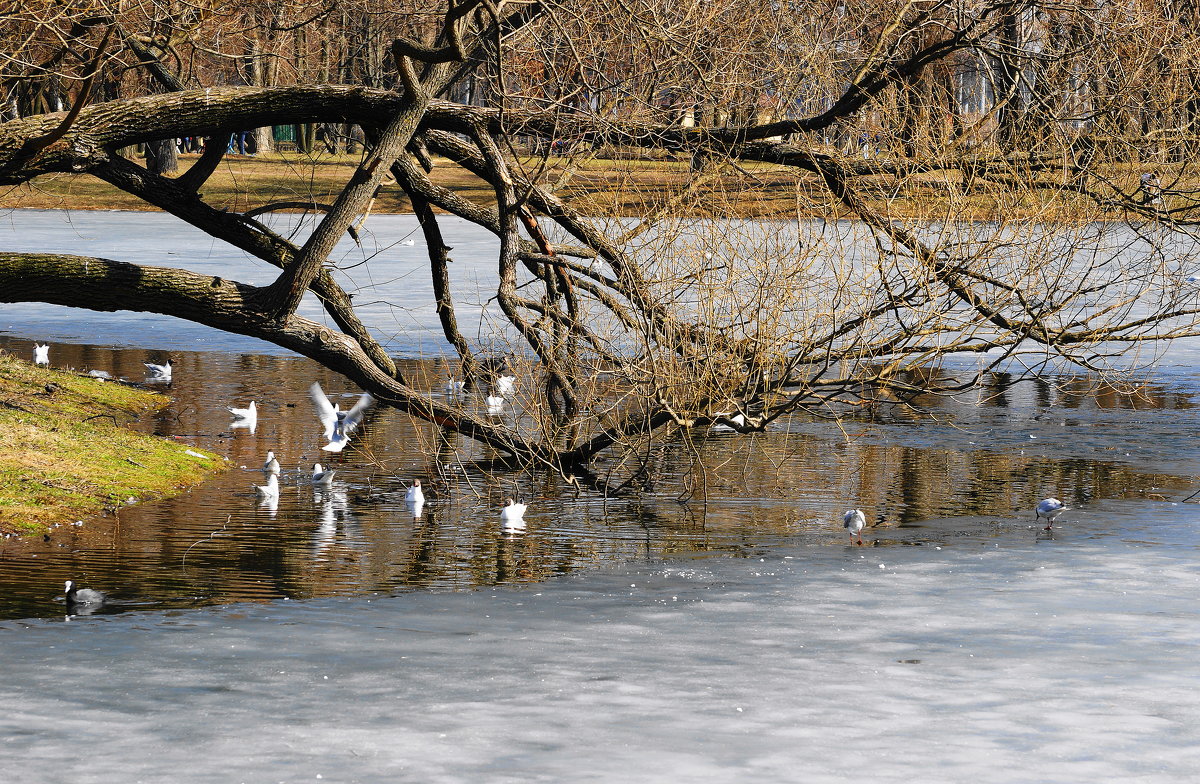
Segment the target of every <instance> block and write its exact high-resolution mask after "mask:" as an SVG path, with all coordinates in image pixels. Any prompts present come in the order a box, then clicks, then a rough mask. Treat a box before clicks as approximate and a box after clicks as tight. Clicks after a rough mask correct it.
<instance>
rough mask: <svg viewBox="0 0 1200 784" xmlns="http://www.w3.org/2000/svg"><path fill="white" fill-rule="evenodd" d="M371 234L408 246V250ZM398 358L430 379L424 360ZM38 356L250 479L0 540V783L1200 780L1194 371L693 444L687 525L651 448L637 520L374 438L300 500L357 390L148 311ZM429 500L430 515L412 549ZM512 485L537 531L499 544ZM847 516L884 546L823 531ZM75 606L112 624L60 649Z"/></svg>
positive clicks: (23, 350)
mask: <svg viewBox="0 0 1200 784" xmlns="http://www.w3.org/2000/svg"><path fill="white" fill-rule="evenodd" d="M25 220H26V218H25V216H12V215H10V216H8V222H9V224H10V225H11V229H12V233H13V235H14V236H13V237H11V238H10V237H9V236H8V234H5V233H4V230H0V236H4V237H5V241H6V242H8V243H9V244H10V246H11V245H13V244H19V243H20V242H33V241H35V240H36V237H34V234H35V233H36V232H39V231H40V232H43V234H42V237H41V240H36V241H44V240H45V238H46V234H45V232H49V231H52V230H53V229H54V227H58V230H61V229H62V224H63V221H64V220H65V219H64V217H63V216H62V215H58V214H55V213H41V214H34V215H32V216H29V217H28V223H27V224H25V223H22V224H21V227H18V226H17V224H18V223H19V222H21V221H25ZM408 220H411V219H408ZM165 221H169V219H166V218H164V217H163V216H147V225H148V226H151V227H152V228H151V229H149V230H148V231H147V240H146V246H145V247H144V248H143V249H142V252H144V253H145V254H146V255H145V257H144V258H133V257H131V255H130V253H129V252H127V251H126V250H124V249H123V248H124V246H123V245H121V244H120V243H119V242H118V241H117V239H116V238H114V237H112V235H111V234H109V233H106V232H105V231H104V227H105V223H104V219H103V217H102V214H99V215H95V214H75V215H73V216H71V218H70V223H71V225H72V226H73V227H74V229H73V231H74V232H75V234H77V235H78V236H79V237H84V238H87V239H86V240H79V242H78V244H77V245H75V246H73V247H74V250H76V251H77V252H89V253H95V254H96V255H109V256H112V257H115V258H121V259H127V260H134V261H139V260H140V261H146V262H150V263H160V264H170V263H171V260H170V259H166V258H163V257H162V254H163V253H165V252H167V251H166V248H167V246H168V245H171V243H169V242H167V241H166V240H165V239H164V236H165V235H162V230H163V227H165V226H167V225H168V224H167V223H165ZM384 223H385V224H387V225H388V226H390V227H391V228H390V229H389V231H390V232H391V234H389V235H388V236H389V239H388V240H387V242H386V243H385V244H386V245H387V246H388V247H389V248H392V249H403V248H406V246H404V245H402V244H400V243H402V241H403V237H405V236H407V235H406V232H410V231H411V230H412V228H413V227H412V225H411V224H406V223H405V220H403V219H400V218H397V219H396V220H395V221H392V222H387V221H385V222H384ZM173 225H177V224H173ZM154 227H157V228H154ZM18 228H24V229H26V230H27V232H26V233H25V234H22V235H21V236H20V237H19V238H18V237H17V236H16V234H17V233H18V232H17V231H16V230H17V229H18ZM109 242H111V243H112V244H111V245H106V244H105V243H109ZM118 246H120V247H118ZM464 247H465V246H464ZM481 247H482V246H481ZM43 249H44V248H43ZM57 249H62V250H71V249H72V248H71V247H63V246H58V247H57ZM408 250H411V249H408ZM188 252H190V253H194V254H196V255H197V256H203V255H204V254H206V253H207V252H208V251H207V250H205V249H204V248H199V247H198V246H195V245H193V246H192V247H191V248H190V250H189V251H188ZM396 252H401V251H400V250H396ZM482 252H483V251H481V253H482ZM464 258H465V257H464ZM208 263H211V264H213V265H215V266H214V269H219V268H221V265H224V264H230V263H233V262H231V261H230V260H229V259H225V258H220V257H214V258H212V259H210V260H209V262H208ZM239 263H242V262H239ZM456 263H457V262H456ZM189 264H192V261H189ZM460 269H461V270H462V271H463V274H467V273H468V272H469V270H470V265H469V264H468V263H464V264H463V266H462V267H461V268H460ZM414 314H415V311H414ZM394 317H395V314H394V313H390V314H389V315H388V318H394ZM413 318H414V319H418V318H420V316H419V314H416V315H413ZM392 323H393V326H395V324H398V323H399V322H398V321H393V322H392ZM377 326H378V325H377ZM389 329H391V327H389ZM393 333H394V335H396V336H397V337H396V340H397V342H398V344H404V345H407V346H408V347H409V349H408V350H407V351H406V355H407V356H408V357H409V358H408V359H407V360H406V362H407V363H408V364H407V366H406V373H408V374H410V375H412V376H413V377H415V378H418V379H422V378H423V379H426V383H430V384H433V383H435V381H434V379H436V378H437V373H438V372H439V371H438V366H437V365H436V364H435V363H433V362H432V361H429V360H428V359H422V358H421V357H423V356H428V355H431V354H436V353H438V352H437V351H436V350H435V349H434V347H433V346H434V344H433V343H428V344H427V343H424V342H422V341H424V340H425V338H423V337H421V336H422V335H426V334H427V333H428V329H427V328H426V326H422V325H421V324H420V323H417V322H416V321H411V322H409V324H408V326H407V327H405V328H404V329H399V328H396V329H393ZM34 339H48V340H50V341H51V342H52V343H53V346H52V362H53V364H55V365H57V366H60V367H75V368H79V369H91V368H95V369H103V370H106V371H108V372H111V373H113V374H114V375H118V376H127V377H130V378H140V377H141V374H142V370H143V369H142V367H141V362H143V361H153V360H157V359H161V358H162V357H164V356H166V354H167V352H170V355H171V356H172V357H174V359H175V361H176V365H177V370H176V380H175V383H174V384H173V385H172V388H171V390H170V391H171V394H172V396H173V398H174V401H173V403H172V405H171V407H170V408H169V409H167V410H166V411H164V412H163V413H162V414H161V415H159V416H156V417H155V418H154V419H153V421H143V422H138V423H135V426H137V427H140V428H142V429H145V430H147V431H154V432H160V433H163V434H164V435H168V436H172V437H176V438H180V439H182V440H185V441H186V442H188V443H194V444H197V445H200V446H204V447H206V448H211V449H213V450H215V451H218V452H220V453H222V454H225V455H228V456H230V457H231V458H232V459H233V460H234V462H235V464H236V465H239V466H245V467H246V469H245V470H240V469H239V470H234V471H231V472H229V473H228V474H227V475H225V476H222V477H220V478H218V479H216V480H214V481H212V482H210V483H207V484H206V485H204V486H202V487H200V488H196V489H195V490H193V491H191V492H189V493H187V494H185V495H183V496H181V497H180V498H177V499H172V500H170V501H165V502H161V503H155V504H145V505H140V506H136V507H131V508H128V509H124V510H121V512H120V513H119V515H117V516H115V517H108V518H103V519H100V520H92V521H87V522H86V524H85V525H83V526H81V527H74V526H68V527H64V528H62V529H58V530H56V531H54V532H53V535H52V536H51V537H50V540H49V541H45V542H43V541H34V542H21V543H16V542H13V541H7V542H0V659H2V661H3V662H4V665H3V667H4V669H3V672H4V676H5V677H4V678H2V679H0V704H2V705H3V706H4V708H5V710H4V711H3V715H0V739H2V740H3V745H2V747H0V748H2V749H3V750H0V781H5V782H9V781H12V782H19V783H20V784H43V783H45V784H51V783H54V784H57V783H58V782H68V781H69V782H72V783H73V784H75V783H82V784H87V783H90V782H95V783H97V784H107V783H108V782H120V783H121V784H125V783H126V782H147V784H150V783H151V782H175V781H186V782H189V784H190V783H191V782H214V784H215V783H217V782H220V783H222V784H223V783H224V782H237V781H246V782H305V781H323V782H364V783H368V784H374V782H383V781H404V782H408V781H411V782H422V783H424V782H461V781H487V782H510V781H511V782H518V781H521V782H525V781H544V782H561V781H603V782H624V781H639V782H641V781H645V782H680V781H694V782H729V781H756V782H795V781H804V782H843V781H852V780H858V779H864V780H871V781H882V782H901V781H921V782H962V781H968V780H969V781H978V782H1017V781H1019V782H1063V784H1066V783H1068V782H1083V781H1087V782H1099V781H1130V782H1191V781H1195V780H1196V778H1197V776H1198V775H1200V759H1198V757H1200V737H1198V736H1200V730H1197V729H1196V727H1197V726H1200V665H1198V664H1197V657H1196V651H1197V649H1198V646H1200V623H1198V621H1200V617H1198V615H1200V613H1198V611H1197V608H1196V598H1197V596H1200V567H1198V566H1197V560H1196V557H1197V553H1198V550H1200V504H1197V503H1185V502H1184V499H1185V498H1187V497H1188V496H1189V495H1190V494H1191V493H1193V492H1194V491H1195V490H1196V489H1197V487H1196V484H1195V481H1194V477H1195V476H1196V475H1197V474H1200V450H1198V449H1197V448H1196V446H1195V444H1196V441H1197V439H1196V436H1197V434H1198V433H1200V409H1198V408H1197V407H1196V405H1195V399H1196V394H1197V391H1198V390H1200V377H1198V376H1197V367H1200V362H1198V361H1197V360H1196V357H1195V347H1194V346H1193V345H1189V344H1177V345H1175V346H1174V347H1172V348H1171V350H1170V351H1168V352H1167V353H1166V354H1165V357H1164V362H1163V365H1162V367H1161V370H1160V371H1159V372H1158V373H1157V376H1156V377H1155V378H1154V379H1153V380H1152V382H1151V383H1147V384H1146V385H1145V386H1144V387H1143V388H1142V389H1141V390H1140V391H1139V392H1138V393H1137V394H1129V393H1127V392H1125V391H1121V390H1114V389H1111V388H1104V387H1101V388H1099V389H1091V388H1089V387H1088V385H1087V384H1085V383H1083V382H1082V381H1080V380H1078V379H1072V378H1067V377H1062V378H1056V379H1051V380H1049V381H1048V382H1046V383H1039V384H1036V385H1025V386H1021V387H1017V388H1016V389H1013V390H1009V391H1006V392H1003V393H1000V392H998V390H983V391H981V393H980V395H979V396H978V397H963V398H962V399H958V400H945V401H941V402H939V403H937V407H936V410H935V412H934V413H936V415H937V416H936V417H935V418H934V419H933V420H930V419H914V418H905V417H903V416H900V415H895V416H885V417H883V418H882V419H881V420H880V421H877V422H847V423H846V424H845V426H844V427H843V428H839V427H838V426H836V425H833V424H830V423H828V422H824V421H821V420H809V419H804V418H796V419H794V420H792V421H790V422H787V423H781V425H780V427H779V428H778V429H776V430H774V431H772V432H770V433H766V434H762V435H757V436H755V437H754V438H753V439H749V440H744V439H738V438H733V437H730V436H722V435H720V434H711V435H703V434H701V435H699V437H698V438H697V441H696V444H697V449H698V450H700V451H701V453H702V454H703V457H704V458H705V459H706V461H707V462H708V463H709V464H710V465H711V466H712V470H711V471H710V472H709V473H708V474H707V475H706V477H705V491H706V493H707V500H705V499H704V497H703V496H701V495H699V494H698V493H697V492H696V488H695V487H694V486H693V485H690V484H688V483H686V482H685V481H684V480H683V479H681V478H680V477H683V476H684V475H685V474H686V469H687V468H688V466H689V465H690V463H689V461H690V459H691V457H690V454H685V451H684V450H670V449H668V450H665V451H664V453H663V454H662V456H661V460H662V464H661V466H659V467H660V468H661V469H662V473H663V475H664V476H665V477H667V479H665V480H664V481H663V482H662V483H660V485H659V486H658V487H656V488H655V489H654V491H653V492H650V493H647V494H645V495H643V496H642V497H641V498H631V499H620V500H614V499H607V500H606V499H603V498H598V497H595V496H593V495H589V494H587V493H583V494H581V495H580V496H578V497H576V496H575V495H574V494H572V493H570V492H564V491H563V489H562V488H561V486H559V485H558V484H556V483H554V482H548V481H546V480H545V479H544V478H541V477H538V476H536V475H531V474H523V475H511V474H504V473H487V472H483V471H480V470H478V469H477V468H474V467H470V466H469V460H470V459H473V458H479V457H486V455H483V454H480V453H478V451H473V450H474V449H475V448H473V447H471V446H470V445H467V444H463V443H455V444H449V445H446V446H445V448H444V449H443V451H442V452H441V453H439V454H438V455H437V457H436V459H431V458H430V457H429V447H430V446H431V445H434V444H435V443H436V434H434V433H433V432H431V431H430V430H429V429H428V428H426V427H424V426H422V425H419V424H417V423H414V422H412V421H410V420H408V419H407V418H405V417H402V416H399V415H397V414H396V413H395V412H380V413H379V414H377V415H376V416H375V417H373V418H372V420H371V421H370V422H369V423H368V424H367V426H366V427H365V428H364V431H363V433H362V435H361V439H360V440H359V441H357V442H356V443H355V445H354V447H353V448H352V449H350V450H347V452H346V453H344V454H343V455H342V456H340V457H338V458H337V459H336V460H334V461H333V462H334V463H335V467H336V469H337V471H338V478H337V484H336V486H335V487H334V488H332V490H331V491H330V492H327V493H326V492H314V491H313V489H312V487H311V486H310V485H309V484H308V482H307V480H306V479H305V474H306V472H307V471H308V470H310V469H311V463H312V462H313V461H315V460H321V459H322V458H323V457H325V458H328V456H327V455H324V454H323V453H321V452H320V451H319V445H320V443H321V442H320V441H319V437H318V433H317V432H316V428H315V419H314V417H313V414H312V410H311V407H310V405H309V404H308V402H307V398H306V396H305V393H304V390H305V388H306V386H307V385H308V384H309V383H311V381H312V380H314V379H315V380H318V381H320V382H321V383H322V385H323V386H324V387H325V389H326V390H327V391H328V392H330V393H332V394H345V395H348V396H351V397H352V396H354V395H355V394H356V390H353V389H349V388H347V387H346V386H345V384H344V382H339V380H338V379H337V378H335V377H332V376H330V375H328V374H325V373H323V372H322V371H320V370H319V369H317V368H315V367H314V366H313V365H312V364H311V363H309V362H307V361H306V360H302V359H299V358H296V357H294V356H290V355H287V354H286V353H283V352H280V351H278V350H277V349H270V348H268V347H265V346H264V345H263V344H259V343H257V342H256V341H248V340H247V339H245V338H241V337H238V336H225V335H221V334H219V333H215V332H212V331H211V330H206V329H202V328H198V327H191V326H187V325H182V324H181V323H179V322H174V321H172V320H170V319H165V318H160V317H150V318H148V319H143V317H142V316H140V315H136V314H106V315H102V316H92V315H90V314H81V313H79V312H77V311H68V310H65V309H53V308H41V307H39V306H30V307H28V308H26V307H24V306H22V307H21V308H17V309H12V310H10V309H9V308H8V306H3V307H0V349H7V350H11V351H13V352H14V353H16V354H18V355H21V356H25V355H27V354H29V352H30V351H31V346H32V341H33V340H34ZM250 399H255V400H258V401H259V405H260V407H261V408H262V412H261V413H260V423H259V427H258V429H257V430H256V432H254V433H250V432H247V431H246V430H244V429H243V430H234V429H232V428H230V426H229V425H230V419H229V417H228V415H227V413H226V412H225V411H224V408H223V407H224V406H225V405H231V404H237V405H244V403H245V402H246V401H248V400H250ZM267 449H273V450H275V451H277V452H278V453H280V455H281V459H282V460H283V461H284V466H285V482H284V491H283V493H282V494H281V498H280V500H279V503H278V504H277V505H275V506H274V507H273V508H268V507H264V506H263V505H261V504H259V503H258V501H257V499H255V498H254V496H253V492H252V489H251V488H252V485H253V484H255V483H258V482H261V481H262V480H261V474H260V473H259V472H258V471H257V470H256V469H257V467H258V466H259V465H260V464H261V461H262V456H263V455H264V454H265V452H266V450H267ZM457 462H463V463H466V464H468V468H467V469H465V470H463V469H455V468H454V466H455V465H456V463H457ZM447 466H450V468H447ZM417 477H420V478H422V479H423V481H425V482H427V483H428V485H429V486H431V487H432V488H433V489H434V490H436V494H432V493H431V495H433V496H434V497H433V498H432V499H431V501H430V503H429V504H427V505H426V507H425V509H424V511H423V513H422V514H421V515H420V516H419V517H416V518H414V517H413V516H412V515H410V514H408V513H407V511H406V510H405V507H404V506H403V503H402V501H401V498H402V495H403V489H404V487H405V486H406V485H407V484H408V483H409V482H410V481H411V480H412V479H413V478H417ZM671 477H675V478H674V479H671ZM514 490H516V491H518V492H520V493H521V494H522V495H523V496H524V497H525V498H526V499H527V500H529V501H530V502H531V504H532V506H531V511H530V514H529V515H528V518H529V523H530V525H529V530H528V531H527V532H526V533H525V534H523V535H521V536H515V537H514V536H504V535H502V534H501V533H500V532H499V531H498V530H497V529H498V526H497V524H496V522H497V518H496V514H497V509H498V507H499V504H500V503H501V499H502V498H503V497H504V495H505V494H508V493H511V492H513V491H514ZM1049 495H1054V496H1058V497H1060V498H1062V499H1063V500H1064V501H1066V502H1067V505H1068V507H1070V509H1069V511H1068V512H1066V513H1065V514H1064V515H1063V516H1062V517H1061V518H1059V522H1058V523H1056V524H1055V526H1054V531H1053V533H1051V534H1048V533H1046V532H1044V531H1042V530H1040V526H1035V524H1034V521H1033V520H1032V511H1031V510H1032V507H1033V504H1034V503H1036V501H1037V499H1039V498H1041V497H1044V496H1049ZM684 499H689V500H687V503H680V501H681V500H684ZM850 506H861V507H862V508H864V509H865V510H867V512H868V517H869V522H870V523H871V527H869V528H868V529H867V531H866V532H865V538H866V540H867V542H868V544H869V545H870V546H867V547H856V546H850V545H848V544H847V541H846V537H845V535H844V533H843V531H842V530H841V528H840V527H839V526H838V525H837V522H836V521H837V518H838V517H839V516H840V513H841V512H842V510H844V509H845V508H847V507H850ZM67 578H76V579H80V580H81V581H82V582H83V583H84V584H86V585H89V586H91V587H94V588H100V589H104V590H106V591H110V592H111V593H112V599H113V601H112V603H111V604H110V605H108V606H106V607H104V608H102V609H101V611H100V612H98V613H97V614H94V615H89V616H84V615H79V616H76V617H73V618H70V619H66V618H65V617H64V612H65V607H64V605H63V602H62V600H61V599H60V598H56V597H59V596H60V595H61V593H62V581H63V580H64V579H67Z"/></svg>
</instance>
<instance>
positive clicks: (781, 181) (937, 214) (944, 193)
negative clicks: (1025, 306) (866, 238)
mask: <svg viewBox="0 0 1200 784" xmlns="http://www.w3.org/2000/svg"><path fill="white" fill-rule="evenodd" d="M196 157H197V156H196V155H183V156H181V158H180V160H181V169H186V167H187V166H190V165H191V163H192V162H193V161H194V160H195V159H196ZM357 162H358V158H357V157H355V156H350V155H340V156H331V155H321V156H316V157H308V156H302V155H298V154H295V153H290V154H284V153H273V154H270V155H265V156H229V157H227V158H226V159H225V161H224V162H223V163H222V165H221V167H220V168H219V169H218V170H217V172H216V173H215V174H214V175H213V176H212V177H211V178H210V179H209V181H208V182H207V183H206V184H205V186H204V188H203V196H204V199H205V200H206V201H207V202H208V203H209V204H212V205H214V206H216V207H218V208H222V209H228V210H230V211H234V212H244V211H246V210H249V209H251V208H254V207H259V206H262V205H265V204H270V203H273V202H281V201H316V202H325V203H328V202H330V201H332V200H333V198H334V197H335V196H336V194H337V192H338V190H339V189H340V188H341V187H342V185H343V184H344V183H345V181H346V179H347V178H348V177H349V176H350V173H351V172H352V170H353V167H354V166H355V164H356V163H357ZM520 163H521V166H522V168H523V169H524V173H525V174H526V175H528V176H530V177H532V178H533V179H535V181H537V182H539V183H541V184H543V185H547V186H551V187H552V188H553V189H554V190H555V192H556V193H557V194H558V196H559V197H561V198H562V199H564V200H565V201H566V202H567V203H569V204H571V205H572V206H574V207H575V208H576V209H578V210H580V211H582V212H583V213H585V214H590V215H596V216H603V217H608V216H629V215H641V214H645V213H646V212H648V211H651V210H655V209H658V208H661V207H663V206H664V205H667V204H669V203H670V202H671V201H672V199H675V198H676V197H677V196H678V194H679V193H680V192H681V191H683V190H684V189H685V188H686V186H687V185H688V183H689V182H690V181H691V180H692V174H691V173H690V171H689V168H688V164H687V163H686V162H685V161H676V160H644V159H636V158H629V159H620V158H583V159H570V160H568V159H565V158H550V159H548V160H545V161H543V160H542V159H535V158H529V159H524V160H522V161H521V162H520ZM1113 175H1114V176H1115V177H1116V178H1117V179H1118V180H1121V181H1124V180H1128V181H1129V182H1128V186H1129V187H1128V191H1129V192H1133V191H1134V190H1135V187H1136V179H1137V172H1134V171H1129V172H1121V171H1117V172H1113ZM432 177H433V179H434V181H435V182H436V183H437V184H439V185H441V186H443V187H446V188H449V189H451V190H453V191H455V192H456V193H458V194H459V195H461V196H463V197H465V198H468V199H470V200H472V201H474V202H476V203H479V204H482V205H485V206H491V205H494V204H495V195H494V193H493V191H492V189H491V187H490V186H489V185H488V184H487V183H486V182H484V181H482V180H480V179H479V178H477V177H475V176H474V175H472V174H470V173H468V172H466V171H464V170H463V169H461V168H459V167H457V166H454V165H452V164H450V163H449V162H447V161H440V162H438V165H437V166H436V167H435V168H434V171H433V174H432ZM702 182H703V184H702V186H701V187H698V188H695V189H694V192H693V194H692V195H691V196H690V197H689V198H687V199H686V200H684V201H683V202H682V203H680V204H678V205H676V206H674V207H673V209H675V210H676V211H678V212H680V213H682V214H687V215H692V216H724V217H743V218H755V217H757V218H777V217H795V216H796V215H800V216H804V217H822V218H841V217H845V216H844V215H843V214H842V212H843V211H842V209H841V208H840V207H839V206H838V205H837V204H835V203H834V202H833V200H832V199H831V197H830V195H829V193H828V191H827V190H826V189H825V187H824V185H823V183H821V182H820V180H819V179H818V178H817V177H816V176H815V175H811V174H807V173H804V172H799V171H797V170H795V169H791V168H786V167H781V166H770V165H765V164H746V165H741V166H726V167H724V168H722V169H720V170H719V171H717V172H716V173H706V176H705V177H704V178H703V180H702ZM858 187H859V188H860V190H861V191H862V192H863V194H864V195H865V196H866V197H867V199H868V201H869V202H870V203H871V206H873V207H874V208H875V209H877V210H879V211H881V212H883V213H884V214H887V215H890V216H892V217H893V218H897V219H917V220H934V221H937V220H944V219H946V218H947V216H950V215H954V216H955V218H956V219H959V220H962V219H976V220H995V219H997V217H998V216H1002V217H1003V218H1005V219H1009V220H1012V219H1022V218H1027V219H1037V220H1052V219H1058V218H1069V217H1070V216H1071V215H1074V214H1076V213H1077V212H1078V210H1079V208H1080V207H1084V206H1086V205H1082V204H1081V203H1079V202H1077V201H1075V200H1074V199H1073V198H1072V197H1070V196H1069V195H1066V194H1063V193H1055V192H1053V191H1029V192H1026V193H1023V194H1021V195H1019V196H1018V195H1015V194H1013V193H1009V192H1004V191H1001V190H997V189H986V188H975V189H973V190H971V191H970V192H964V191H963V190H962V188H961V184H960V183H959V182H958V175H957V173H954V174H952V175H948V174H945V173H936V174H928V175H920V176H913V177H907V178H905V179H904V180H903V181H901V180H897V179H895V178H893V177H891V176H881V177H874V178H865V179H863V180H860V181H859V183H858ZM0 207H5V208H34V209H72V210H80V209H83V210H86V209H116V210H152V209H154V208H153V207H151V206H150V205H148V204H146V203H145V202H143V201H141V200H139V199H137V198H135V197H133V196H130V195H129V194H127V193H125V192H123V191H120V190H117V189H116V188H113V187H112V186H110V185H108V184H107V183H105V182H103V181H101V180H98V179H96V178H94V177H89V176H87V175H66V174H54V175H45V176H43V177H39V178H37V179H36V180H34V181H33V182H31V183H29V184H26V185H21V186H9V187H7V188H4V189H0ZM372 209H373V210H374V211H375V212H380V213H409V212H411V211H412V207H411V204H410V203H409V200H408V198H407V197H406V196H405V194H404V192H403V191H402V190H401V189H400V188H399V187H397V186H396V185H395V184H392V185H385V186H384V187H383V188H382V190H381V192H380V195H379V198H378V199H377V200H376V201H375V204H374V205H373V207H372Z"/></svg>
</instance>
